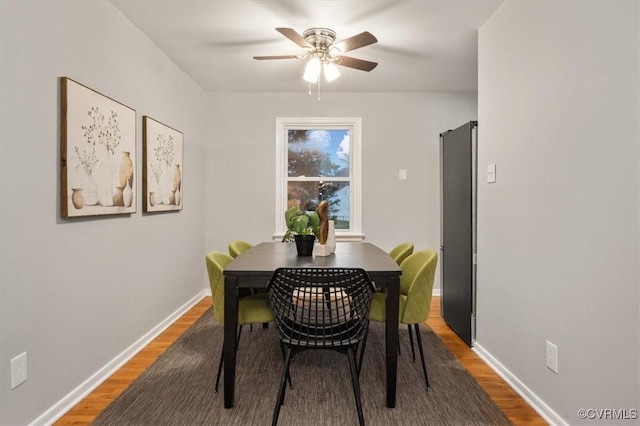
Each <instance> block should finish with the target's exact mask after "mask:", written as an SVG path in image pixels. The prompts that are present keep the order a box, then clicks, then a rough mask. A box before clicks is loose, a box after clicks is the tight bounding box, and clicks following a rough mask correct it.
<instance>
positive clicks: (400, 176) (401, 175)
mask: <svg viewBox="0 0 640 426" xmlns="http://www.w3.org/2000/svg"><path fill="white" fill-rule="evenodd" d="M398 180H407V169H400V170H398Z"/></svg>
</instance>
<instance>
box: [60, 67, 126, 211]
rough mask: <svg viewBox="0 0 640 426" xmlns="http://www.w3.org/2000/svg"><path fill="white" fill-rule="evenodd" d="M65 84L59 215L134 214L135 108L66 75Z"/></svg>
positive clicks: (61, 83) (62, 98) (61, 126)
mask: <svg viewBox="0 0 640 426" xmlns="http://www.w3.org/2000/svg"><path fill="white" fill-rule="evenodd" d="M60 88H61V96H60V99H61V123H60V130H61V139H60V147H61V152H60V159H61V163H62V164H61V174H62V178H61V184H60V188H61V199H60V206H61V215H62V217H63V218H72V217H79V216H96V215H111V214H123V213H135V211H136V180H135V176H136V170H135V169H136V111H135V110H134V109H131V108H129V107H128V106H126V105H123V104H121V103H120V102H117V101H115V100H113V99H111V98H108V97H107V96H105V95H102V94H100V93H98V92H96V91H95V90H92V89H90V88H88V87H86V86H84V85H82V84H80V83H78V82H76V81H73V80H71V79H70V78H68V77H61V78H60Z"/></svg>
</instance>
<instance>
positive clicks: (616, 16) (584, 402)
mask: <svg viewBox="0 0 640 426" xmlns="http://www.w3.org/2000/svg"><path fill="white" fill-rule="evenodd" d="M611 4H613V3H605V2H580V3H579V5H578V3H576V2H565V1H563V2H507V3H505V4H504V5H503V6H502V7H501V8H500V9H499V10H498V11H497V13H496V14H495V15H494V16H493V17H492V18H490V19H489V21H488V22H487V23H486V25H485V26H484V27H483V28H482V29H481V32H480V76H479V83H480V90H479V97H478V104H479V106H478V107H477V109H476V97H475V95H473V94H381V93H375V94H341V95H337V94H330V93H327V94H323V96H322V101H321V102H317V101H316V100H315V97H313V96H307V95H306V94H305V93H304V90H301V93H299V94H298V93H295V94H288V95H276V94H205V93H203V92H202V90H201V89H200V88H199V87H197V86H196V85H195V84H194V83H193V82H192V81H191V79H189V78H188V77H187V76H186V75H184V73H182V71H180V70H179V69H178V68H177V67H176V66H175V65H174V64H173V63H172V62H171V61H169V60H168V59H167V58H166V56H165V55H163V54H162V53H161V52H159V51H158V49H157V48H156V47H155V45H153V44H152V43H151V42H150V41H149V40H148V39H147V38H146V36H144V35H143V34H141V33H140V32H139V31H138V30H137V29H136V28H135V27H134V26H133V25H131V23H130V22H129V21H128V20H127V19H125V18H124V17H123V16H122V15H121V14H120V13H119V11H117V9H115V8H114V7H113V6H112V5H111V4H110V3H108V2H104V1H92V2H18V1H2V2H0V7H1V9H0V10H1V14H0V15H1V16H0V19H1V20H2V21H1V25H0V31H1V33H0V43H1V45H0V47H1V49H0V52H1V56H0V59H1V73H0V84H1V85H0V90H1V92H2V96H1V99H0V102H1V104H0V105H1V114H0V119H1V126H0V137H1V139H0V150H1V151H0V154H1V156H0V165H1V169H0V178H1V179H0V189H1V192H0V201H1V204H0V213H1V218H0V220H1V222H0V232H1V238H0V244H1V247H0V248H1V257H0V262H1V263H0V424H2V425H5V424H6V425H13V424H26V423H28V422H30V421H33V420H34V419H36V418H38V417H39V416H41V415H42V414H43V413H45V412H46V411H47V410H49V409H50V408H51V407H53V406H54V405H55V404H58V403H59V402H60V401H62V400H64V398H66V397H67V396H68V395H69V394H70V393H72V392H73V391H74V390H75V389H77V387H78V386H79V385H81V384H82V383H84V382H85V381H86V380H88V379H90V378H91V376H92V375H93V374H94V373H96V372H99V370H100V369H101V368H103V367H104V366H105V365H108V363H110V362H112V360H113V359H114V357H117V356H119V355H120V354H121V353H123V351H126V350H127V348H129V347H130V345H133V344H134V343H135V342H136V341H137V340H138V339H140V338H141V337H142V336H144V335H145V334H147V333H149V332H150V330H153V329H154V327H157V326H158V324H161V323H162V322H163V321H164V320H166V319H167V318H168V317H169V316H170V315H172V314H173V313H174V312H176V310H178V309H180V308H181V307H183V306H184V304H185V303H187V302H188V301H190V300H192V299H193V298H194V296H195V297H197V296H198V295H199V294H201V291H202V290H203V289H206V287H207V284H206V276H205V270H204V266H203V262H202V257H203V253H204V252H205V251H206V250H210V249H222V250H224V249H225V248H226V244H227V242H228V240H230V239H232V238H243V239H247V240H249V241H253V242H257V241H261V240H267V239H270V238H271V235H272V232H273V226H274V221H275V214H276V213H275V212H274V206H273V196H274V183H275V170H274V163H275V151H274V149H275V117H278V116H339V115H345V116H360V117H363V163H364V170H363V186H364V194H363V204H364V223H363V226H364V232H365V235H366V240H367V241H371V242H374V243H376V244H379V245H381V246H382V247H384V248H390V247H391V246H392V245H393V244H395V243H396V242H397V241H400V240H405V239H412V240H414V241H415V242H416V245H418V246H419V247H437V246H438V245H439V231H438V230H439V217H438V211H439V207H438V166H437V159H438V148H437V147H438V134H439V133H440V132H442V131H443V130H446V129H450V128H453V127H456V126H458V125H459V124H462V123H463V122H465V121H468V120H472V119H475V118H476V117H477V118H479V120H480V128H479V129H480V132H479V134H480V143H481V145H480V147H481V149H480V158H479V162H480V164H479V168H480V170H481V171H483V170H486V165H487V164H489V163H493V162H495V163H497V166H498V172H497V176H498V182H497V183H496V184H492V185H487V184H484V183H481V185H480V188H479V225H480V226H479V230H480V232H479V253H480V256H479V262H480V263H479V266H478V275H479V276H478V280H479V293H478V343H479V347H480V348H481V349H483V350H484V351H485V352H484V353H485V355H487V354H488V355H490V356H491V357H493V359H494V360H495V361H497V362H499V363H500V364H499V365H498V367H500V368H504V371H503V373H505V374H507V375H509V374H510V375H511V376H509V377H511V378H513V379H515V382H516V384H521V385H522V386H523V387H522V388H521V390H523V389H524V391H525V392H526V391H528V392H530V395H529V396H533V397H536V398H538V399H534V401H533V402H534V403H541V404H542V405H544V404H545V403H546V404H548V405H549V407H550V410H551V411H553V410H555V411H554V412H555V413H558V414H559V415H560V416H561V418H564V419H566V420H567V421H569V422H571V423H577V418H576V417H575V412H576V410H577V409H578V408H581V407H584V408H632V407H638V406H640V395H639V391H638V383H639V382H640V365H639V359H640V356H639V354H638V342H639V340H640V336H639V335H640V330H639V326H638V323H639V322H640V318H639V316H638V314H639V312H638V311H639V305H640V295H639V292H638V283H639V282H640V271H639V270H640V265H639V264H638V262H639V258H640V254H639V249H638V246H639V245H640V221H639V219H638V218H639V217H640V212H639V206H638V199H639V198H640V166H639V165H640V155H639V150H638V142H639V135H640V125H639V124H638V122H639V120H638V117H639V115H640V111H639V109H638V98H639V97H640V88H639V87H638V86H639V85H638V74H639V65H638V53H639V52H638V44H639V43H640V37H639V36H638V33H637V31H638V20H639V19H640V18H639V16H640V12H639V11H638V7H637V2H635V1H632V2H629V1H620V2H616V3H615V4H616V7H609V6H608V5H611ZM625 5H626V7H625ZM618 6H620V7H619V8H618ZM63 75H66V76H69V77H71V78H73V79H75V80H77V81H79V82H81V83H83V84H86V85H88V86H90V87H92V88H94V89H96V90H98V91H100V92H102V93H104V94H106V95H108V96H110V97H112V98H114V99H117V100H118V101H121V102H123V103H125V104H127V105H129V106H131V107H133V108H134V109H136V110H137V114H138V123H140V122H141V117H142V115H150V116H152V117H154V118H156V119H158V120H160V121H162V122H164V123H166V124H169V125H171V126H172V127H175V128H177V129H180V130H181V131H183V132H184V135H185V170H184V176H183V177H184V188H185V192H184V201H185V208H184V210H183V211H182V212H180V213H177V214H155V215H142V213H141V204H140V203H141V198H140V193H139V194H138V201H137V202H138V212H137V213H136V214H133V215H131V216H123V217H108V218H95V219H85V220H73V221H65V220H61V219H60V218H59V202H58V198H59V196H58V193H59V188H58V181H59V177H58V175H59V167H58V164H57V159H58V158H59V157H58V150H59V145H58V143H59V141H58V136H57V135H58V132H59V123H58V117H59V115H58V105H59V89H58V77H60V76H63ZM476 111H478V112H476ZM141 131H142V129H141V125H139V127H138V129H137V133H138V152H137V154H138V156H137V158H138V159H139V162H138V164H137V166H138V177H137V179H138V180H137V183H138V188H140V187H141V163H140V160H141V158H142V153H141V147H142V146H141ZM247 164H248V166H247ZM399 168H405V169H407V170H408V177H409V179H408V180H407V181H399V180H398V179H397V173H398V169H399ZM481 182H483V181H482V180H481ZM546 339H548V340H551V341H552V342H554V343H556V344H557V345H558V346H559V348H560V374H559V375H557V376H556V375H554V374H553V373H551V372H550V371H548V370H547V369H546V368H545V367H544V341H545V340H546ZM24 351H26V352H28V357H29V380H28V381H27V382H26V383H24V384H22V385H21V386H19V387H18V388H16V389H14V390H13V391H11V390H10V385H9V383H10V376H9V360H10V359H11V358H13V357H14V356H16V355H18V354H20V353H21V352H24ZM494 366H495V365H494Z"/></svg>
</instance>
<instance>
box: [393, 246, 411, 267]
mask: <svg viewBox="0 0 640 426" xmlns="http://www.w3.org/2000/svg"><path fill="white" fill-rule="evenodd" d="M412 253H413V243H412V242H408V241H407V242H404V243H400V244H398V245H397V246H395V247H394V248H392V249H391V250H390V251H389V256H391V257H392V258H393V260H395V261H396V263H397V264H398V265H400V264H402V261H403V260H405V259H406V258H407V257H408V256H410V255H411V254H412Z"/></svg>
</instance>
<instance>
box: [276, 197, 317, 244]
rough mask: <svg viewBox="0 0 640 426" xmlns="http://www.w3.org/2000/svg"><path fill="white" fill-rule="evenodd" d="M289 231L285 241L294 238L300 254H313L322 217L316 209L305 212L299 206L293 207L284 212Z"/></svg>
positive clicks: (285, 235)
mask: <svg viewBox="0 0 640 426" xmlns="http://www.w3.org/2000/svg"><path fill="white" fill-rule="evenodd" d="M284 219H285V223H286V225H287V232H286V233H285V234H284V238H283V241H291V239H292V238H293V239H294V240H295V242H296V247H297V249H298V256H311V254H312V253H313V244H314V243H315V240H316V237H317V236H318V233H319V232H320V217H319V216H318V213H317V212H315V211H307V212H303V211H302V210H300V208H299V207H297V206H296V207H291V208H290V209H287V210H286V211H285V212H284Z"/></svg>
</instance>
